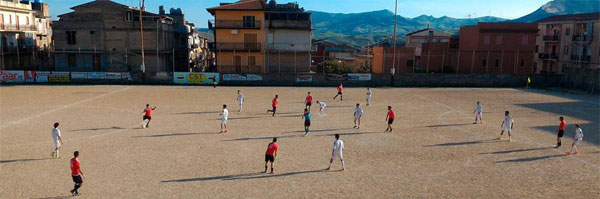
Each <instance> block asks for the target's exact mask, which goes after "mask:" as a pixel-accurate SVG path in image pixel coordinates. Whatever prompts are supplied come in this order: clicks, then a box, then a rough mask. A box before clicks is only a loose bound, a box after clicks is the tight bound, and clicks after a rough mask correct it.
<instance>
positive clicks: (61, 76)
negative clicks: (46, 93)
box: [48, 72, 71, 83]
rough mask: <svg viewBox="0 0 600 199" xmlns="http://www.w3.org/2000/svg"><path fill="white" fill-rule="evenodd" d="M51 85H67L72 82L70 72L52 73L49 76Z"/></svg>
mask: <svg viewBox="0 0 600 199" xmlns="http://www.w3.org/2000/svg"><path fill="white" fill-rule="evenodd" d="M48 82H50V83H67V82H71V74H70V73H69V72H52V73H51V74H50V75H48Z"/></svg>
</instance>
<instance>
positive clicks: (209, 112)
mask: <svg viewBox="0 0 600 199" xmlns="http://www.w3.org/2000/svg"><path fill="white" fill-rule="evenodd" d="M217 113H221V112H220V111H204V112H183V113H173V114H176V115H201V114H217Z"/></svg>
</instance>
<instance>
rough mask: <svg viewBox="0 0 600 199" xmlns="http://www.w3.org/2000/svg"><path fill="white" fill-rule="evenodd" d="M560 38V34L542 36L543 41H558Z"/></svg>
mask: <svg viewBox="0 0 600 199" xmlns="http://www.w3.org/2000/svg"><path fill="white" fill-rule="evenodd" d="M559 39H560V35H546V36H544V41H558V40H559Z"/></svg>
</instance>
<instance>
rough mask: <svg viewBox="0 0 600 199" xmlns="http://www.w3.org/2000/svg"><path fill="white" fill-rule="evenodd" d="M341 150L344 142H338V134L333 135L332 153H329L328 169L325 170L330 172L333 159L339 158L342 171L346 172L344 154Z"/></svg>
mask: <svg viewBox="0 0 600 199" xmlns="http://www.w3.org/2000/svg"><path fill="white" fill-rule="evenodd" d="M343 150H344V142H343V141H342V140H340V134H335V141H334V142H333V151H332V152H331V159H330V160H329V167H327V169H325V170H331V166H332V165H333V160H334V159H335V157H340V161H341V162H342V171H345V170H346V165H345V164H344V154H343V153H342V151H343Z"/></svg>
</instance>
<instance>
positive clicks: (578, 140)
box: [573, 138, 583, 144]
mask: <svg viewBox="0 0 600 199" xmlns="http://www.w3.org/2000/svg"><path fill="white" fill-rule="evenodd" d="M581 140H583V139H582V138H579V139H573V144H579V142H581Z"/></svg>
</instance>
